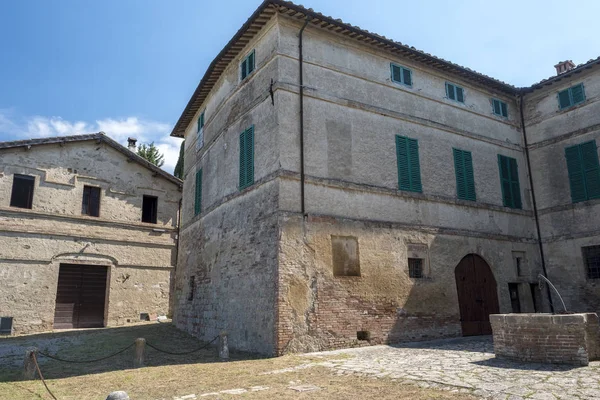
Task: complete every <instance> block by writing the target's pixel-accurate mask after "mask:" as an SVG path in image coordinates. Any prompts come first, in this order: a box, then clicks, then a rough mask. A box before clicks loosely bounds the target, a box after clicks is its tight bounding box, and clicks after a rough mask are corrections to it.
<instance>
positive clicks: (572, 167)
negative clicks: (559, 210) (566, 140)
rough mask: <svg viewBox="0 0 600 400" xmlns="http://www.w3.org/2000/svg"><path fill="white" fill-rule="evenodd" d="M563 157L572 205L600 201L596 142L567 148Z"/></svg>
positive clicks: (599, 174)
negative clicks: (564, 158)
mask: <svg viewBox="0 0 600 400" xmlns="http://www.w3.org/2000/svg"><path fill="white" fill-rule="evenodd" d="M565 157H566V159H567V170H568V172H569V185H570V187H571V200H572V201H573V203H578V202H580V201H585V200H591V199H600V164H599V163H598V148H597V147H596V141H595V140H592V141H590V142H585V143H582V144H578V145H575V146H571V147H567V148H566V149H565Z"/></svg>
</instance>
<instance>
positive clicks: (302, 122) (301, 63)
mask: <svg viewBox="0 0 600 400" xmlns="http://www.w3.org/2000/svg"><path fill="white" fill-rule="evenodd" d="M308 22H309V17H308V16H307V17H306V21H305V22H304V25H302V29H300V34H299V36H298V64H299V67H300V209H301V211H302V218H305V217H306V207H305V205H304V77H303V75H302V66H303V61H304V58H303V56H302V38H303V34H304V29H305V28H306V26H307V25H308Z"/></svg>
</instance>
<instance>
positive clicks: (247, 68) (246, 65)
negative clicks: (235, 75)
mask: <svg viewBox="0 0 600 400" xmlns="http://www.w3.org/2000/svg"><path fill="white" fill-rule="evenodd" d="M254 67H255V65H254V50H252V51H251V52H250V54H248V55H247V56H246V58H244V60H243V61H242V63H241V64H240V71H241V77H242V80H244V79H246V78H247V77H248V75H250V74H251V73H252V71H254Z"/></svg>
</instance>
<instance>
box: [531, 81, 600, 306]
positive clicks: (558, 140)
mask: <svg viewBox="0 0 600 400" xmlns="http://www.w3.org/2000/svg"><path fill="white" fill-rule="evenodd" d="M579 83H583V84H584V88H585V95H586V100H585V102H584V103H582V104H579V105H577V106H575V107H572V108H569V109H565V110H560V109H559V106H558V99H557V95H558V92H559V91H561V90H564V89H567V88H569V87H571V86H573V85H576V84H579ZM599 99H600V72H598V70H596V69H592V70H589V71H586V72H583V73H581V74H576V75H574V76H572V77H570V78H566V79H563V80H561V81H559V82H557V83H555V84H553V85H550V86H547V87H544V88H543V89H538V90H536V91H534V92H532V93H530V94H528V95H527V96H526V97H525V102H524V106H525V107H524V108H525V118H526V121H525V125H526V129H527V138H528V141H529V147H530V157H531V164H532V167H533V168H532V174H533V181H534V185H535V192H536V198H537V203H538V209H539V216H540V228H541V232H542V240H543V242H544V250H545V255H546V259H547V269H548V275H549V278H550V279H551V280H552V281H553V283H554V284H555V285H556V286H557V288H558V289H559V291H560V293H561V295H562V296H563V298H564V299H565V302H566V305H567V307H568V308H569V309H570V310H571V311H576V312H587V311H589V312H597V311H598V310H600V287H599V284H600V283H599V282H597V281H596V280H590V279H588V278H587V273H586V267H585V262H584V260H583V256H582V250H581V248H582V247H584V246H597V245H600V230H599V228H598V227H599V226H600V200H589V201H584V202H580V203H573V202H572V200H571V190H570V186H569V174H568V169H567V163H566V158H565V148H567V147H569V146H573V145H577V144H580V143H584V142H588V141H592V140H595V141H596V145H597V146H600V125H599V124H598V122H599V121H598V113H599V112H600V101H598V100H599ZM554 304H555V307H556V308H557V309H561V308H562V307H561V306H560V302H559V300H558V298H555V299H554Z"/></svg>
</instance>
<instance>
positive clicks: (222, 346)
mask: <svg viewBox="0 0 600 400" xmlns="http://www.w3.org/2000/svg"><path fill="white" fill-rule="evenodd" d="M219 358H220V359H221V360H223V361H225V360H229V345H228V344H227V331H221V333H220V334H219Z"/></svg>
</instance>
